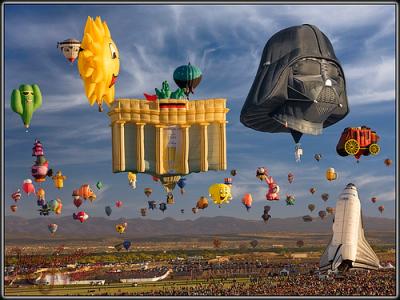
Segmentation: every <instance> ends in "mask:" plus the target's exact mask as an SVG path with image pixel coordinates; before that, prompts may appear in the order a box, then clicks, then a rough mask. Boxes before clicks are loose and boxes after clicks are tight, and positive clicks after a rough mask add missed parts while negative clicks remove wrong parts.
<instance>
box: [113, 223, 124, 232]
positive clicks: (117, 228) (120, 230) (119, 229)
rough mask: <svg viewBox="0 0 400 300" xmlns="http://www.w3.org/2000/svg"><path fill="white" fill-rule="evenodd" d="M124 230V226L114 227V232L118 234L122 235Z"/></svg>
mask: <svg viewBox="0 0 400 300" xmlns="http://www.w3.org/2000/svg"><path fill="white" fill-rule="evenodd" d="M125 228H126V227H125V226H124V224H117V225H115V230H116V231H117V232H118V233H119V234H122V233H124V231H125Z"/></svg>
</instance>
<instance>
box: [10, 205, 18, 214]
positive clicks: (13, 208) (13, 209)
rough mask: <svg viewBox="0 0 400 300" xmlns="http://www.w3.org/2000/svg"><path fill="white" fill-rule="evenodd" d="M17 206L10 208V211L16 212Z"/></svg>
mask: <svg viewBox="0 0 400 300" xmlns="http://www.w3.org/2000/svg"><path fill="white" fill-rule="evenodd" d="M17 208H18V206H16V205H15V204H13V205H11V206H10V209H11V211H12V212H16V211H17Z"/></svg>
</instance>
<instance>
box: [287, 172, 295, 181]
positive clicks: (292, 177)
mask: <svg viewBox="0 0 400 300" xmlns="http://www.w3.org/2000/svg"><path fill="white" fill-rule="evenodd" d="M287 179H288V181H289V183H292V182H293V179H294V175H293V173H289V174H288V176H287Z"/></svg>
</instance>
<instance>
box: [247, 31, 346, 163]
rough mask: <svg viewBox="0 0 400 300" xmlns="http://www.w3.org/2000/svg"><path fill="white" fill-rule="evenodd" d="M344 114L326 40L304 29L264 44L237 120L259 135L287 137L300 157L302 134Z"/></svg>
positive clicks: (341, 84)
mask: <svg viewBox="0 0 400 300" xmlns="http://www.w3.org/2000/svg"><path fill="white" fill-rule="evenodd" d="M348 112H349V108H348V102H347V95H346V83H345V78H344V73H343V70H342V67H341V65H340V62H339V60H338V59H337V57H336V56H335V53H334V51H333V47H332V44H331V42H330V41H329V39H328V38H327V37H326V35H325V34H324V33H322V32H321V31H320V30H319V29H318V28H317V27H316V26H313V25H309V24H303V25H300V26H293V27H289V28H286V29H283V30H281V31H279V32H278V33H276V34H274V35H273V36H272V37H271V38H270V39H269V41H268V42H267V44H266V45H265V48H264V51H263V54H262V58H261V62H260V65H259V67H258V71H257V74H256V78H255V80H254V82H253V85H252V87H251V89H250V92H249V94H248V96H247V99H246V102H245V103H244V105H243V108H242V111H241V114H240V121H241V122H242V123H243V124H244V125H245V126H247V127H250V128H252V129H255V130H257V131H264V132H271V133H275V132H290V133H291V134H292V136H293V139H294V141H295V142H296V144H297V148H296V160H297V159H299V158H300V156H301V155H302V154H303V153H302V151H301V150H300V149H301V148H300V144H299V142H300V138H301V136H302V135H303V134H312V135H319V134H321V133H322V129H323V128H325V127H328V126H330V125H333V124H335V123H336V122H338V121H340V120H341V119H343V118H344V117H345V116H346V115H347V114H348Z"/></svg>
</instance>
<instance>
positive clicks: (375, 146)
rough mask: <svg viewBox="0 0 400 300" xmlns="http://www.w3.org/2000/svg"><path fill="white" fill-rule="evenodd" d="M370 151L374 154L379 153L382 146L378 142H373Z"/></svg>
mask: <svg viewBox="0 0 400 300" xmlns="http://www.w3.org/2000/svg"><path fill="white" fill-rule="evenodd" d="M368 150H369V153H371V154H372V155H377V154H378V153H379V151H380V150H381V147H379V145H378V144H371V145H369V148H368Z"/></svg>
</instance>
